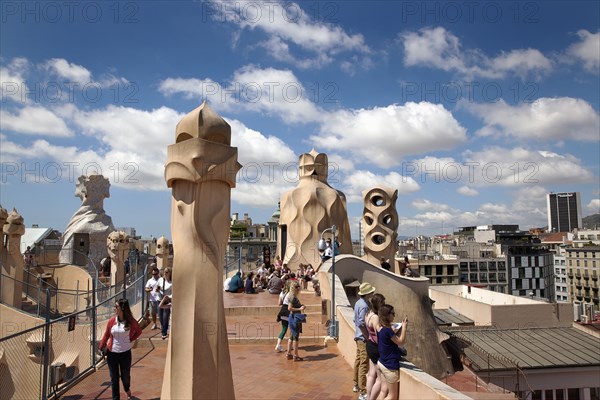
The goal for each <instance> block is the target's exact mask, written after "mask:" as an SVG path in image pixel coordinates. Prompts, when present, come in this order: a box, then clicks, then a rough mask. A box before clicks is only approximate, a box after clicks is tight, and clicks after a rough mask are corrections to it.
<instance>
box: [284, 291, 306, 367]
mask: <svg viewBox="0 0 600 400" xmlns="http://www.w3.org/2000/svg"><path fill="white" fill-rule="evenodd" d="M298 292H300V284H299V283H298V282H295V281H290V292H289V293H288V294H287V296H286V298H287V299H288V310H289V312H290V315H289V316H288V323H289V328H290V341H289V342H288V348H287V358H288V360H292V359H293V360H294V361H302V360H303V359H302V357H300V356H298V340H299V339H300V334H301V333H302V322H301V318H300V317H301V316H302V315H303V314H301V313H302V311H304V310H305V309H306V306H304V305H303V304H302V303H301V302H300V299H299V298H298ZM305 318H306V317H305ZM292 350H293V352H294V354H293V355H292Z"/></svg>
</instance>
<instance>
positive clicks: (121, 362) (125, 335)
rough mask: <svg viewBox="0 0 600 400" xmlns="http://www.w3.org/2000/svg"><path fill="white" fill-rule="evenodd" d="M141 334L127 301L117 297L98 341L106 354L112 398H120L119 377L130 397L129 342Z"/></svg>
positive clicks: (115, 399) (117, 399)
mask: <svg viewBox="0 0 600 400" xmlns="http://www.w3.org/2000/svg"><path fill="white" fill-rule="evenodd" d="M141 334H142V330H141V329H140V326H139V324H138V322H137V321H136V319H135V318H134V317H133V315H132V314H131V309H130V308H129V301H128V300H127V299H119V300H118V301H117V303H116V304H115V315H114V316H113V317H111V318H110V319H109V320H108V324H107V325H106V330H105V331H104V335H103V336H102V340H101V341H100V349H101V350H102V352H103V353H105V354H106V362H107V364H108V370H109V372H110V381H111V384H112V398H113V400H119V399H120V398H121V393H120V388H119V378H121V382H123V388H124V389H125V392H126V393H127V399H131V389H130V383H131V376H130V371H131V344H132V342H133V341H134V340H136V339H137V338H138V337H139V336H140V335H141Z"/></svg>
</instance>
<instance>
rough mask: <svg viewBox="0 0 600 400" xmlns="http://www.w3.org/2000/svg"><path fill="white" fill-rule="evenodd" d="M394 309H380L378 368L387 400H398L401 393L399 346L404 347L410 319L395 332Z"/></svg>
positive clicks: (382, 307) (384, 306) (385, 306)
mask: <svg viewBox="0 0 600 400" xmlns="http://www.w3.org/2000/svg"><path fill="white" fill-rule="evenodd" d="M395 315H396V313H395V312H394V307H392V306H391V305H389V304H384V305H382V306H381V307H380V309H379V330H378V331H377V348H378V350H379V361H378V362H377V366H378V367H379V370H380V371H381V374H382V376H383V384H384V385H385V387H386V390H387V395H386V397H385V400H396V399H398V395H399V393H400V388H399V381H400V360H401V359H402V353H401V350H400V347H399V346H403V345H404V341H405V339H406V330H407V328H408V319H407V318H404V320H403V321H402V324H401V325H400V326H399V328H397V329H396V330H394V329H393V328H392V323H393V322H394V317H395Z"/></svg>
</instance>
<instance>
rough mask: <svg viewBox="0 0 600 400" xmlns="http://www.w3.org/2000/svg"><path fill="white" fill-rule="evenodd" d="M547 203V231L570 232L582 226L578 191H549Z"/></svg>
mask: <svg viewBox="0 0 600 400" xmlns="http://www.w3.org/2000/svg"><path fill="white" fill-rule="evenodd" d="M547 204H548V232H571V231H572V230H573V229H576V228H577V229H580V228H581V227H582V226H583V224H582V221H581V218H582V215H581V196H580V194H579V192H564V193H550V194H548V196H547Z"/></svg>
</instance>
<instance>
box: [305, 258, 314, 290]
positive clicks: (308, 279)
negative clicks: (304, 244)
mask: <svg viewBox="0 0 600 400" xmlns="http://www.w3.org/2000/svg"><path fill="white" fill-rule="evenodd" d="M314 275H315V270H314V269H313V267H312V264H308V265H307V266H306V271H304V289H308V282H312V279H313V276H314Z"/></svg>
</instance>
